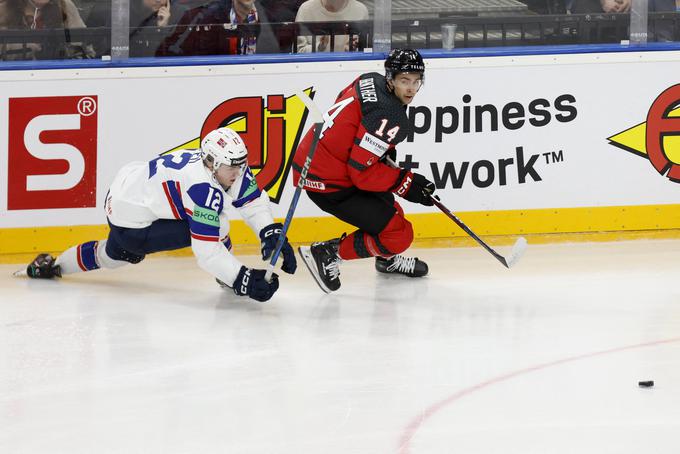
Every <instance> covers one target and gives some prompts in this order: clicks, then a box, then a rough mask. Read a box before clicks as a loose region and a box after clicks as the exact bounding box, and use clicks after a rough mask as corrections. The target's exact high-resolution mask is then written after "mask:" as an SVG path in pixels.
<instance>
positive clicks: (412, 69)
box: [385, 49, 425, 80]
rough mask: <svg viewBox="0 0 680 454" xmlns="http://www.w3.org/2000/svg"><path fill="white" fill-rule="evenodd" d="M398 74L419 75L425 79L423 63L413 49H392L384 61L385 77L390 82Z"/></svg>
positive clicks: (421, 58)
mask: <svg viewBox="0 0 680 454" xmlns="http://www.w3.org/2000/svg"><path fill="white" fill-rule="evenodd" d="M399 73H420V77H421V78H422V79H425V62H423V57H421V56H420V52H418V51H417V50H415V49H392V51H390V54H389V55H388V56H387V59H386V60H385V77H386V78H387V80H392V79H393V78H394V76H396V75H397V74H399Z"/></svg>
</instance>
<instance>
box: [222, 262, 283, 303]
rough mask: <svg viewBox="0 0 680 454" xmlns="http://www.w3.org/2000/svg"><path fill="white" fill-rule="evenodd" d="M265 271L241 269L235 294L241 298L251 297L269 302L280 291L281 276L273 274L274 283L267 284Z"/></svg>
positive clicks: (235, 282) (236, 282)
mask: <svg viewBox="0 0 680 454" xmlns="http://www.w3.org/2000/svg"><path fill="white" fill-rule="evenodd" d="M265 273H266V271H265V270H255V269H252V268H246V267H245V266H242V267H241V270H240V271H239V272H238V276H236V280H235V281H234V287H233V288H234V293H236V294H237V295H240V296H249V297H251V298H252V299H254V300H257V301H262V302H264V301H267V300H269V299H270V298H271V297H272V296H273V295H274V293H275V292H276V291H277V290H278V289H279V276H278V274H276V273H274V274H272V281H271V282H267V281H266V279H265V278H264V275H265Z"/></svg>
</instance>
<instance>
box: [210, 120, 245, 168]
mask: <svg viewBox="0 0 680 454" xmlns="http://www.w3.org/2000/svg"><path fill="white" fill-rule="evenodd" d="M201 158H202V159H203V161H208V162H212V165H213V172H216V171H217V169H219V168H220V166H221V165H223V164H224V165H227V166H243V165H245V164H246V163H247V162H248V149H247V148H246V144H245V143H243V139H242V138H241V136H240V135H239V134H238V133H237V132H236V131H234V130H233V129H230V128H226V127H224V128H218V129H215V130H213V131H210V132H209V133H208V134H206V136H205V137H204V138H203V140H202V141H201Z"/></svg>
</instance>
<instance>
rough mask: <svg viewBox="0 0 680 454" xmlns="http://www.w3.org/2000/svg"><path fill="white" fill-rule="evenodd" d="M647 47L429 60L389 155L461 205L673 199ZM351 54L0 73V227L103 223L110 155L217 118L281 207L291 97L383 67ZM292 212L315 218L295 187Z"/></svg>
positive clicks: (146, 150)
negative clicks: (406, 124) (292, 60)
mask: <svg viewBox="0 0 680 454" xmlns="http://www.w3.org/2000/svg"><path fill="white" fill-rule="evenodd" d="M659 54H660V55H661V56H659V57H657V58H655V59H651V60H650V59H648V61H644V62H640V61H638V60H640V57H639V56H640V55H643V54H636V53H627V54H625V55H615V56H614V57H610V56H607V55H601V56H599V57H598V56H596V55H593V54H587V55H583V56H568V57H569V58H564V59H563V60H559V59H556V58H555V57H553V56H545V57H535V56H534V57H513V58H512V59H504V60H503V61H500V62H498V61H495V60H493V59H491V58H489V59H485V58H479V59H474V60H466V61H461V60H457V59H433V60H430V61H427V62H426V63H427V67H428V69H427V71H426V76H425V84H424V86H423V87H422V89H421V90H420V93H419V94H418V95H417V96H416V97H415V99H414V101H413V102H412V103H411V105H409V106H408V116H409V119H410V121H411V124H412V126H413V128H412V132H411V134H410V135H409V136H408V138H407V139H406V140H405V141H404V142H403V143H401V144H400V145H398V147H397V150H398V160H399V162H400V164H401V165H402V166H403V167H407V168H410V169H412V170H413V171H415V172H419V173H422V174H424V175H425V176H426V177H427V178H429V179H431V180H432V181H434V182H435V184H436V186H437V189H438V193H439V195H440V197H441V199H442V200H443V201H445V203H446V204H447V205H448V206H449V207H450V208H452V209H454V210H456V211H458V212H471V211H475V212H479V211H490V212H493V211H498V210H532V209H568V208H586V207H612V206H638V205H639V206H641V205H672V204H676V203H678V201H680V80H678V74H680V59H678V55H677V54H676V53H675V52H666V53H659ZM636 57H637V59H636ZM608 58H609V59H610V60H611V61H610V60H608ZM596 62H597V63H596ZM350 63H351V64H348V63H347V62H345V63H344V64H343V65H339V64H338V63H337V62H336V63H331V62H325V63H324V62H321V63H319V62H315V63H296V64H278V65H273V64H272V65H255V66H253V65H230V66H229V68H227V69H225V68H222V67H217V66H216V67H196V68H190V67H189V68H187V67H179V68H172V67H168V68H132V69H127V70H120V71H119V74H116V73H115V72H112V70H110V69H92V70H78V71H75V70H71V71H69V70H58V71H55V72H54V76H53V77H52V78H50V76H49V75H43V76H42V77H40V78H34V77H32V76H31V74H30V73H29V72H28V71H26V72H13V73H12V74H2V77H1V78H0V87H1V89H0V102H1V103H2V105H4V106H5V109H2V111H1V113H0V125H2V127H1V128H0V142H1V143H3V144H5V145H6V146H4V147H0V169H1V171H0V228H17V227H36V226H38V227H39V226H65V225H97V224H105V222H106V218H105V216H104V211H103V202H104V197H105V195H106V191H107V189H108V185H109V184H110V183H111V181H112V180H113V177H114V175H115V173H116V171H117V170H118V169H119V168H120V167H122V166H123V165H124V164H126V163H128V162H130V161H134V160H151V159H154V158H156V157H158V156H159V155H160V154H162V153H165V152H168V151H170V150H173V149H178V148H197V147H198V144H199V138H200V137H201V136H202V135H204V134H205V133H206V132H207V131H209V130H211V129H213V128H215V127H217V126H220V125H230V126H231V127H232V128H234V129H236V130H237V131H239V132H241V134H242V135H243V137H244V140H245V142H246V144H247V146H248V148H249V152H250V157H249V159H250V165H251V167H252V168H253V170H254V172H255V173H256V175H257V179H258V183H259V185H260V186H261V187H263V188H265V189H266V190H267V191H268V193H269V195H270V197H271V199H272V200H273V201H274V202H275V213H274V214H275V216H276V217H283V216H285V213H286V211H287V208H288V205H289V203H290V200H291V197H292V194H293V192H294V187H293V186H292V183H291V180H292V178H291V172H290V164H291V160H292V156H293V154H294V153H295V148H296V146H297V144H298V143H299V141H300V139H301V137H302V135H303V134H304V133H305V132H306V131H307V129H308V128H309V127H310V126H311V122H310V121H309V120H308V115H307V112H306V110H305V107H304V105H303V104H302V102H301V101H300V100H299V99H298V98H297V96H296V95H295V93H296V92H297V91H299V90H306V92H307V93H309V94H310V95H311V96H312V97H313V99H314V100H315V102H316V103H317V104H318V106H319V108H320V109H321V110H322V111H326V109H328V108H329V107H331V106H332V105H333V102H334V100H335V97H336V96H337V94H338V92H339V91H340V90H341V89H343V88H344V87H345V86H347V85H348V84H349V83H350V82H351V81H352V80H353V79H354V78H355V77H357V76H358V75H359V74H361V73H363V72H370V71H378V72H382V70H381V64H382V62H379V61H362V62H350ZM402 205H403V206H404V209H405V211H406V212H407V213H434V212H436V209H433V208H431V207H429V208H428V207H423V206H420V205H413V204H410V203H408V202H404V203H402ZM296 215H297V216H300V217H320V216H323V215H324V214H323V213H322V212H321V211H320V210H319V209H318V208H317V207H316V206H315V205H313V204H312V203H311V202H310V201H309V199H307V198H306V197H304V196H303V197H302V198H301V203H300V204H299V206H298V209H297V212H296Z"/></svg>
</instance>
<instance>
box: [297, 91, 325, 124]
mask: <svg viewBox="0 0 680 454" xmlns="http://www.w3.org/2000/svg"><path fill="white" fill-rule="evenodd" d="M295 95H296V96H297V97H298V98H300V101H302V103H303V104H304V105H305V107H307V109H308V110H309V118H310V119H311V120H312V123H323V114H322V113H321V111H320V110H319V108H318V107H316V104H315V103H314V101H312V98H310V97H309V96H308V95H307V93H305V92H304V91H302V90H299V91H296V92H295Z"/></svg>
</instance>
